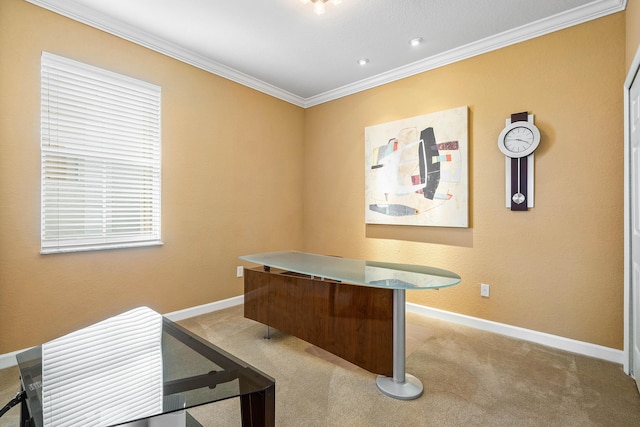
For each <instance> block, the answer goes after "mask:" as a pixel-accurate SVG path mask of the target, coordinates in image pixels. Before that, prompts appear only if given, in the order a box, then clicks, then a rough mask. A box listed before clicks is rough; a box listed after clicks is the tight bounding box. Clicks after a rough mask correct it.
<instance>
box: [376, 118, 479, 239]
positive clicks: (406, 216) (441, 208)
mask: <svg viewBox="0 0 640 427" xmlns="http://www.w3.org/2000/svg"><path fill="white" fill-rule="evenodd" d="M364 134H365V221H366V223H367V224H395V225H416V226H435V227H468V226H469V206H468V201H469V196H468V187H469V183H468V180H469V178H468V151H469V141H468V109H467V107H459V108H454V109H451V110H445V111H439V112H435V113H430V114H425V115H422V116H417V117H411V118H407V119H402V120H396V121H393V122H388V123H383V124H378V125H374V126H368V127H366V128H365V131H364Z"/></svg>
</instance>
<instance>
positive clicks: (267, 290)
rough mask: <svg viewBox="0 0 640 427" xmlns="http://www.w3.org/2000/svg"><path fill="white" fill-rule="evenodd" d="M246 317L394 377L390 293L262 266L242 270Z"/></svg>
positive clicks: (368, 369)
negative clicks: (266, 269) (269, 269)
mask: <svg viewBox="0 0 640 427" xmlns="http://www.w3.org/2000/svg"><path fill="white" fill-rule="evenodd" d="M244 316H245V317H246V318H248V319H253V320H256V321H258V322H260V323H263V324H265V325H267V326H270V327H273V328H276V329H278V330H280V331H282V332H286V333H288V334H291V335H293V336H296V337H298V338H300V339H302V340H305V341H307V342H308V343H311V344H313V345H316V346H318V347H320V348H322V349H324V350H327V351H329V352H331V353H333V354H335V355H336V356H339V357H341V358H343V359H345V360H348V361H349V362H351V363H353V364H355V365H358V366H360V367H362V368H364V369H366V370H367V371H371V372H373V373H376V374H380V375H385V376H391V375H393V290H392V289H381V288H371V287H366V286H357V285H347V284H344V283H339V282H336V281H332V280H320V279H313V278H311V276H308V275H304V274H297V273H290V272H287V271H283V270H276V269H271V271H269V272H267V271H264V270H263V268H262V267H256V268H251V269H248V268H247V269H245V271H244Z"/></svg>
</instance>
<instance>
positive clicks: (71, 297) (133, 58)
mask: <svg viewBox="0 0 640 427" xmlns="http://www.w3.org/2000/svg"><path fill="white" fill-rule="evenodd" d="M43 50H45V51H48V52H52V53H55V54H59V55H62V56H66V57H69V58H72V59H76V60H80V61H83V62H86V63H89V64H92V65H96V66H100V67H103V68H106V69H109V70H113V71H116V72H120V73H123V74H126V75H130V76H133V77H137V78H140V79H142V80H146V81H149V82H151V83H155V84H157V85H160V86H162V96H163V101H162V105H163V109H162V115H163V122H162V149H163V153H162V154H163V174H162V178H163V191H162V208H163V211H162V221H163V224H162V226H163V229H162V231H163V232H162V234H163V240H164V242H165V245H164V246H163V247H155V248H146V249H134V250H113V251H103V252H92V253H78V254H65V255H46V256H43V255H39V249H40V247H39V244H40V241H39V239H40V234H39V233H40V231H39V202H40V200H39V197H40V183H39V177H40V169H39V156H40V150H39V120H40V119H39V108H40V107H39V102H40V100H39V96H40V95H39V78H40V54H41V51H43ZM0 112H1V114H0V354H3V353H8V352H10V351H15V350H19V349H22V348H26V347H28V346H31V345H35V344H39V343H41V342H43V341H46V340H49V339H52V338H54V337H57V336H59V335H61V334H63V333H66V332H69V331H72V330H74V329H76V328H78V327H81V326H83V325H87V324H90V323H92V322H95V321H97V320H101V319H104V318H105V317H108V316H110V315H114V314H117V313H119V312H122V311H124V310H126V309H129V308H132V307H135V306H138V305H147V306H149V307H151V308H153V309H155V310H157V311H159V312H162V313H167V312H170V311H174V310H179V309H184V308H188V307H192V306H197V305H200V304H206V303H209V302H213V301H217V300H222V299H226V298H230V297H234V296H237V295H240V294H242V279H237V278H236V277H235V270H236V269H235V267H236V265H240V262H239V260H238V259H237V257H238V255H241V254H243V253H251V252H259V251H264V250H268V249H278V248H291V247H300V246H301V245H302V206H301V204H300V197H301V192H302V186H301V182H302V169H301V166H300V164H301V160H302V150H303V145H302V138H303V118H304V111H303V109H301V108H299V107H295V106H292V105H291V104H288V103H285V102H282V101H279V100H277V99H275V98H272V97H270V96H267V95H264V94H261V93H258V92H256V91H254V90H251V89H248V88H246V87H244V86H241V85H238V84H235V83H232V82H230V81H228V80H225V79H222V78H219V77H217V76H214V75H212V74H210V73H206V72H204V71H201V70H198V69H196V68H193V67H191V66H188V65H185V64H183V63H181V62H178V61H175V60H172V59H170V58H168V57H165V56H163V55H160V54H157V53H154V52H151V51H149V50H147V49H144V48H142V47H139V46H136V45H134V44H131V43H128V42H126V41H124V40H121V39H119V38H116V37H114V36H111V35H108V34H106V33H103V32H101V31H98V30H95V29H92V28H89V27H87V26H84V25H82V24H79V23H76V22H74V21H71V20H69V19H66V18H63V17H61V16H59V15H57V14H54V13H51V12H49V11H46V10H44V9H41V8H39V7H36V6H33V5H31V4H29V3H27V2H25V1H22V0H2V1H1V2H0Z"/></svg>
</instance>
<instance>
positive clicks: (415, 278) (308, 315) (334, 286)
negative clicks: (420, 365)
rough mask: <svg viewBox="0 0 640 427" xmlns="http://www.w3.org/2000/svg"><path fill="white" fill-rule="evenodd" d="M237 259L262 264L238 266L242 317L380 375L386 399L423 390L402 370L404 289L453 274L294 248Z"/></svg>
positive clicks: (439, 284)
mask: <svg viewBox="0 0 640 427" xmlns="http://www.w3.org/2000/svg"><path fill="white" fill-rule="evenodd" d="M240 259H242V260H244V261H249V262H252V263H255V264H260V265H263V266H264V267H263V269H264V271H260V268H257V269H256V268H254V269H245V281H244V284H245V317H247V318H250V319H254V320H257V321H259V322H262V323H264V324H265V325H267V326H273V327H275V328H277V329H280V330H281V331H283V332H288V333H290V334H292V335H295V336H297V337H299V338H301V339H303V340H305V341H308V342H310V343H312V344H315V345H317V346H319V347H321V348H324V349H325V350H328V351H330V352H332V353H334V354H336V355H338V356H340V357H342V358H344V359H346V360H349V361H351V362H353V363H355V364H357V365H359V366H361V367H363V368H364V369H367V370H369V371H371V372H376V373H380V374H382V375H380V376H378V378H377V379H376V385H377V386H378V389H379V390H380V391H381V392H382V393H384V394H385V395H387V396H389V397H393V398H394V399H402V400H409V399H416V398H418V397H420V396H421V395H422V391H423V386H422V383H421V382H420V380H419V379H418V378H416V377H415V376H413V375H410V374H407V373H406V372H405V291H406V290H426V289H440V288H446V287H448V286H454V285H456V284H458V283H460V276H458V275H457V274H455V273H452V272H450V271H447V270H442V269H439V268H434V267H428V266H424V265H412V264H397V263H389V262H379V261H365V260H357V259H349V258H339V257H330V256H324V255H316V254H310V253H304V252H297V251H282V252H266V253H261V254H253V255H244V256H241V257H240ZM276 269H281V270H276ZM390 348H391V352H389V349H390ZM390 359H391V370H390V369H389V368H390V366H389V360H390ZM390 372H392V373H393V376H391V375H390Z"/></svg>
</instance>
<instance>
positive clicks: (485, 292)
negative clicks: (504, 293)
mask: <svg viewBox="0 0 640 427" xmlns="http://www.w3.org/2000/svg"><path fill="white" fill-rule="evenodd" d="M480 296H481V297H486V298H489V285H487V284H485V283H481V284H480Z"/></svg>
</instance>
